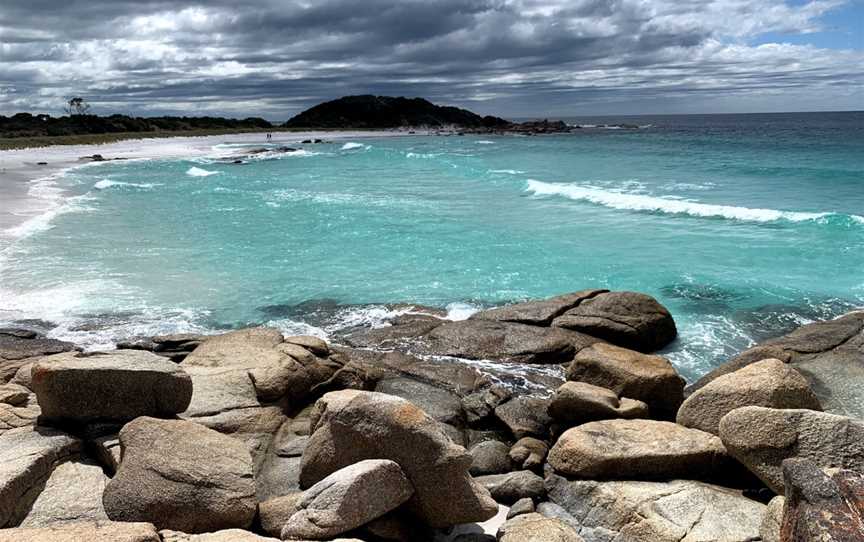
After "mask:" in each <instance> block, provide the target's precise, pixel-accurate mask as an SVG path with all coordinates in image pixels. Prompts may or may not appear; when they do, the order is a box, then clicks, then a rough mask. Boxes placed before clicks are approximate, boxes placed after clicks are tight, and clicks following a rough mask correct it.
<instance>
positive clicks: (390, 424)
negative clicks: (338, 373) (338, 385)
mask: <svg viewBox="0 0 864 542" xmlns="http://www.w3.org/2000/svg"><path fill="white" fill-rule="evenodd" d="M311 428H312V430H313V433H312V436H311V438H310V440H309V444H308V446H307V448H306V450H305V452H304V454H303V461H302V466H301V472H300V483H301V486H302V487H311V486H312V485H314V484H315V483H317V482H319V481H321V480H322V479H324V478H325V477H327V476H328V475H330V474H332V473H333V472H335V471H337V470H339V469H341V468H343V467H346V466H348V465H352V464H354V463H357V462H358V461H362V460H364V459H389V460H391V461H395V462H396V463H398V464H399V466H400V467H402V470H403V471H404V472H405V474H406V476H407V477H408V479H409V480H411V482H412V484H413V485H414V488H415V494H414V496H413V497H412V498H411V500H409V501H408V503H406V506H407V507H408V509H409V510H410V511H411V512H412V513H413V514H415V515H416V516H417V517H418V518H419V519H420V520H422V521H423V522H425V523H426V524H428V525H430V526H432V527H447V526H451V525H456V524H459V523H468V522H472V521H483V520H486V519H488V518H490V517H492V516H494V515H495V513H496V512H497V505H496V504H495V502H494V501H493V500H492V498H491V497H490V496H489V494H488V492H487V491H486V490H485V489H483V488H482V487H480V486H479V485H477V484H476V483H475V482H474V481H473V480H472V479H471V477H470V475H469V474H468V468H469V467H470V466H471V456H470V455H468V453H467V452H466V451H465V449H464V448H462V447H461V446H457V445H455V444H453V442H452V441H451V440H450V439H449V438H448V437H447V435H446V434H445V433H444V431H443V430H442V429H441V426H440V424H439V423H438V422H436V421H435V420H433V419H432V418H430V417H429V416H428V415H427V414H426V413H425V412H423V411H422V410H420V409H419V408H417V407H416V406H415V405H413V404H412V403H410V402H408V401H406V400H404V399H401V398H398V397H394V396H390V395H385V394H381V393H374V392H364V391H356V390H345V391H340V392H331V393H328V394H326V395H324V397H323V398H321V399H319V401H318V402H317V403H316V405H315V412H314V413H313V416H312V425H311Z"/></svg>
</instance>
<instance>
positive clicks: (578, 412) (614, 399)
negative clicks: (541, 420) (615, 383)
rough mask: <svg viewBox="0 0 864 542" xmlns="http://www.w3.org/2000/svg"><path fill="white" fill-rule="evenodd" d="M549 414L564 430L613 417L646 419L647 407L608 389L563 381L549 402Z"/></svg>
mask: <svg viewBox="0 0 864 542" xmlns="http://www.w3.org/2000/svg"><path fill="white" fill-rule="evenodd" d="M548 410H549V415H550V416H551V417H552V419H554V420H555V421H556V422H557V423H559V424H560V425H562V426H564V427H573V426H574V425H580V424H583V423H588V422H593V421H597V420H608V419H614V418H627V419H632V418H647V417H648V405H646V404H645V403H643V402H642V401H637V400H635V399H629V398H627V397H622V398H619V397H618V395H617V394H616V393H615V392H614V391H612V390H609V389H606V388H601V387H600V386H595V385H593V384H588V383H587V382H565V383H564V384H562V385H561V387H560V388H558V389H557V390H556V391H555V395H554V396H553V397H552V401H551V402H550V403H549V409H548Z"/></svg>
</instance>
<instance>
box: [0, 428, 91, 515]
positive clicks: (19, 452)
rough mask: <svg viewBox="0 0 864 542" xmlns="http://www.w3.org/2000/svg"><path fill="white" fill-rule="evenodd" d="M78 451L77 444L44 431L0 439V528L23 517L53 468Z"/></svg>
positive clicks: (9, 434)
mask: <svg viewBox="0 0 864 542" xmlns="http://www.w3.org/2000/svg"><path fill="white" fill-rule="evenodd" d="M80 451H81V441H79V440H78V439H76V438H74V437H71V436H69V435H67V434H65V433H61V432H59V431H55V430H53V429H48V428H44V427H37V428H29V427H22V428H20V429H12V430H10V431H7V432H6V433H4V434H3V435H0V528H2V527H11V526H15V525H17V524H18V523H19V522H20V521H21V520H22V519H24V517H26V515H27V512H28V511H29V509H30V506H31V505H32V504H33V501H35V500H36V498H37V496H38V495H39V492H40V491H42V488H43V487H44V485H45V481H46V480H47V479H48V477H49V476H50V475H51V472H52V471H53V470H54V468H55V467H56V466H57V465H58V464H60V463H62V462H63V461H65V460H67V459H69V458H70V457H71V456H73V455H75V454H77V453H78V452H80Z"/></svg>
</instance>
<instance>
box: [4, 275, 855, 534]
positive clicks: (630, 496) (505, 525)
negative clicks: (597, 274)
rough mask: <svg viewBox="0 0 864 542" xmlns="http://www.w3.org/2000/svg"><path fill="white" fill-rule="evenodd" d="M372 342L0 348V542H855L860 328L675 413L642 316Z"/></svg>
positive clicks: (756, 353) (189, 341)
mask: <svg viewBox="0 0 864 542" xmlns="http://www.w3.org/2000/svg"><path fill="white" fill-rule="evenodd" d="M391 324H392V325H390V326H386V327H381V328H376V329H366V330H355V331H353V332H352V333H350V334H348V335H346V336H344V337H339V338H338V340H339V341H340V342H341V343H343V344H342V345H335V344H328V343H327V342H325V341H323V340H321V339H318V338H315V337H309V336H293V337H285V336H283V335H282V334H281V333H280V332H279V331H278V330H275V329H270V328H251V329H244V330H238V331H233V332H229V333H225V334H222V335H215V336H210V337H201V336H170V337H155V338H152V339H147V340H140V341H133V342H130V343H126V344H124V345H123V346H124V348H120V349H118V350H115V351H112V352H104V353H95V354H84V353H81V352H76V351H75V349H74V346H73V345H68V344H66V343H60V342H58V341H52V340H51V339H47V338H45V337H44V336H41V335H39V334H37V333H33V332H29V331H26V330H0V375H4V380H3V382H2V383H0V542H5V541H13V540H14V541H16V542H18V541H25V542H26V541H31V540H32V541H46V542H61V541H62V542H65V541H72V540H75V541H78V540H106V541H109V542H113V541H117V542H221V541H225V542H229V541H230V542H247V541H248V542H255V541H258V542H260V541H275V540H324V541H344V542H357V541H359V542H400V541H411V542H415V541H416V542H423V541H427V540H428V541H430V542H431V541H433V540H435V541H441V542H455V541H459V542H490V541H495V540H499V541H505V542H549V541H553V542H594V541H602V542H607V541H608V542H611V541H616V542H624V541H645V542H648V541H651V542H666V541H669V542H673V541H674V542H680V541H690V542H696V541H714V540H716V541H724V542H727V541H728V542H736V541H741V542H744V541H755V540H763V541H766V542H770V541H783V542H792V541H795V542H799V541H802V542H803V541H817V540H818V541H838V542H839V541H844V542H845V541H850V540H864V527H862V525H864V474H862V473H864V420H862V419H861V417H860V413H861V412H862V411H861V410H860V404H861V401H860V399H861V398H862V397H861V393H862V392H861V389H864V388H862V387H861V386H860V383H861V382H862V380H861V379H859V380H857V382H856V381H855V379H856V378H858V376H859V375H864V372H861V371H862V367H864V314H862V313H853V314H850V315H847V316H845V317H843V318H840V319H838V320H835V321H831V322H825V323H819V324H812V325H810V326H804V327H802V328H801V329H799V330H797V331H795V332H793V333H790V334H789V335H787V336H785V337H782V338H779V339H776V340H773V341H769V342H768V343H767V344H763V345H757V346H756V347H754V348H751V349H749V350H748V351H746V352H744V353H743V354H741V355H740V356H738V357H736V358H735V359H733V360H731V361H730V363H729V364H727V365H726V366H723V367H721V368H718V369H717V370H715V371H714V372H713V373H712V374H711V375H708V376H706V377H705V378H704V379H702V380H701V381H700V382H698V383H697V384H696V385H694V386H693V387H691V388H690V389H687V390H685V389H684V380H683V379H682V378H681V377H680V376H679V375H678V373H677V371H676V370H675V368H674V367H673V366H672V364H671V363H669V361H668V360H666V359H665V358H664V357H662V356H661V355H657V354H655V353H653V352H654V351H655V350H656V349H657V348H660V347H662V346H664V345H666V344H668V343H669V342H670V341H671V340H673V339H674V337H675V324H674V321H673V320H672V317H671V316H670V315H669V313H668V311H667V310H666V309H665V308H663V307H662V306H661V305H660V304H659V303H658V302H657V301H656V300H654V299H653V298H650V297H648V296H645V295H643V294H637V293H633V292H609V291H606V290H583V291H579V292H575V293H572V294H566V295H562V296H558V297H555V298H551V299H547V300H542V301H531V302H525V303H519V304H515V305H509V306H506V307H498V308H493V309H490V310H487V311H482V312H480V313H477V314H475V315H473V316H472V317H471V318H470V319H468V320H464V321H449V320H446V319H444V318H443V314H441V313H438V312H435V311H433V310H428V309H427V310H422V311H418V312H416V313H411V312H407V313H406V312H403V313H401V314H400V316H398V317H395V318H394V319H393V321H392V322H391ZM460 360H462V361H460ZM466 360H481V361H480V362H473V361H466ZM488 361H492V362H493V363H486V362H488ZM502 367H511V368H512V370H508V369H503V368H502ZM850 379H851V380H852V382H850V381H849V380H850ZM856 384H857V385H856ZM822 409H824V412H823V411H822ZM769 501H770V502H769Z"/></svg>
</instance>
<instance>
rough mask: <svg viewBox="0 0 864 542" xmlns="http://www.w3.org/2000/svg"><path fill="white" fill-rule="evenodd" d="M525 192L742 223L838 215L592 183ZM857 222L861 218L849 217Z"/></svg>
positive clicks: (534, 186)
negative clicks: (652, 193)
mask: <svg viewBox="0 0 864 542" xmlns="http://www.w3.org/2000/svg"><path fill="white" fill-rule="evenodd" d="M526 190H527V191H528V192H531V193H533V194H535V195H537V196H563V197H566V198H569V199H572V200H576V201H586V202H589V203H594V204H597V205H602V206H604V207H610V208H612V209H621V210H627V211H647V212H654V213H663V214H670V215H687V216H692V217H699V218H726V219H731V220H742V221H746V222H776V221H778V220H786V221H789V222H805V221H820V220H826V219H830V218H831V217H833V216H838V215H837V214H836V213H807V212H798V211H778V210H776V209H751V208H748V207H737V206H734V205H714V204H709V203H699V202H695V201H687V200H682V199H677V198H676V199H672V198H669V197H654V196H647V195H644V194H633V193H628V192H615V191H611V190H603V189H600V188H596V187H592V186H580V185H575V184H561V183H546V182H542V181H537V180H533V179H529V180H528V182H527V188H526ZM850 218H851V219H852V220H854V221H855V222H858V223H862V222H864V218H862V217H861V216H857V215H852V216H851V217H850Z"/></svg>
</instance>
